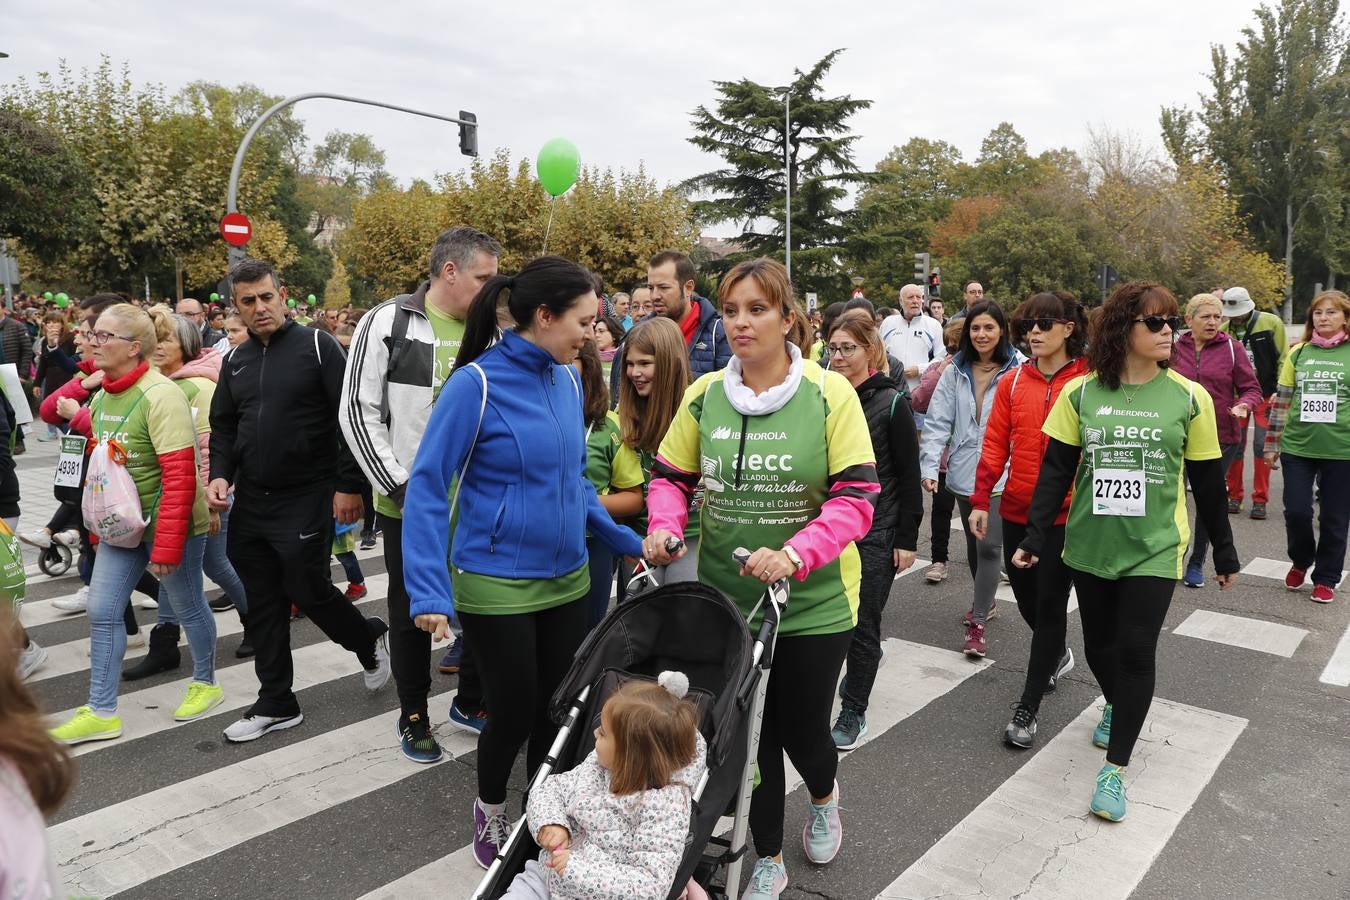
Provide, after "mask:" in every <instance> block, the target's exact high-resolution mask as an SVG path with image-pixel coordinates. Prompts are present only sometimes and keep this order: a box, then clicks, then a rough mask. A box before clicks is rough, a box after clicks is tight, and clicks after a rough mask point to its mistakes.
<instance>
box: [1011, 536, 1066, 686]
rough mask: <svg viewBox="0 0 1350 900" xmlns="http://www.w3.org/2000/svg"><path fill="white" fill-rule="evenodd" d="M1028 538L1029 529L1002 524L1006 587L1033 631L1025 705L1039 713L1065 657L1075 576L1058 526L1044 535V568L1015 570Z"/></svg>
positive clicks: (1042, 563) (1033, 567)
mask: <svg viewBox="0 0 1350 900" xmlns="http://www.w3.org/2000/svg"><path fill="white" fill-rule="evenodd" d="M1026 536H1027V526H1026V525H1025V524H1023V523H1021V522H1010V521H1008V520H1007V519H1004V520H1003V564H1004V566H1005V567H1006V571H1007V573H1008V584H1009V586H1011V587H1012V591H1013V596H1014V597H1016V598H1017V611H1018V612H1020V613H1021V614H1022V619H1023V621H1025V622H1026V623H1027V625H1029V626H1030V627H1031V656H1030V658H1029V659H1028V660H1027V678H1026V683H1025V684H1024V685H1023V686H1022V702H1023V703H1025V704H1026V705H1027V706H1029V707H1031V709H1032V711H1035V710H1038V709H1040V706H1041V697H1042V696H1043V695H1044V694H1045V686H1046V685H1047V684H1049V682H1050V676H1051V674H1053V673H1054V671H1055V666H1057V665H1058V664H1059V661H1060V659H1061V658H1062V657H1063V656H1064V633H1065V631H1066V630H1067V628H1068V610H1069V588H1070V587H1072V586H1073V573H1072V572H1071V571H1070V570H1069V567H1068V566H1066V565H1064V560H1063V558H1062V554H1063V553H1064V526H1063V525H1056V526H1054V527H1053V528H1051V529H1050V530H1049V531H1047V532H1046V533H1045V546H1043V547H1042V548H1041V556H1040V562H1038V563H1036V565H1034V566H1032V567H1031V568H1030V569H1019V568H1018V567H1017V566H1014V565H1013V564H1012V558H1013V554H1014V553H1016V552H1017V548H1018V546H1020V545H1021V543H1022V541H1023V540H1025V539H1026Z"/></svg>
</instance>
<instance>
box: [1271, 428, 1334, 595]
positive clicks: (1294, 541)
mask: <svg viewBox="0 0 1350 900" xmlns="http://www.w3.org/2000/svg"><path fill="white" fill-rule="evenodd" d="M1280 464H1281V465H1283V466H1284V529H1285V540H1286V541H1287V542H1288V550H1289V561H1290V562H1292V563H1293V564H1294V566H1295V567H1296V568H1299V569H1304V570H1306V569H1310V568H1311V569H1312V570H1313V573H1312V581H1313V584H1322V585H1326V586H1327V587H1332V588H1334V587H1335V586H1336V584H1337V582H1339V581H1340V580H1341V570H1342V569H1343V568H1344V567H1345V541H1346V528H1347V525H1350V460H1344V459H1313V458H1312V457H1309V456H1295V455H1294V454H1292V453H1281V454H1280ZM1314 488H1316V489H1317V491H1318V498H1317V502H1318V505H1319V507H1320V514H1319V516H1318V526H1319V527H1318V530H1319V532H1320V534H1319V535H1318V536H1317V537H1314V536H1313V489H1314ZM1314 565H1315V566H1316V568H1313V567H1314Z"/></svg>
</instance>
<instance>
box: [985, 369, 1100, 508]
mask: <svg viewBox="0 0 1350 900" xmlns="http://www.w3.org/2000/svg"><path fill="white" fill-rule="evenodd" d="M1087 370H1088V365H1087V360H1085V359H1082V358H1079V359H1075V360H1073V361H1072V362H1070V363H1069V364H1068V365H1066V366H1064V367H1063V368H1062V369H1060V370H1059V371H1058V372H1056V373H1055V374H1054V375H1053V376H1051V377H1050V378H1048V379H1047V378H1046V377H1045V375H1043V374H1042V373H1041V370H1040V369H1039V368H1037V366H1036V360H1034V359H1033V360H1031V361H1029V362H1026V363H1023V364H1022V365H1021V366H1020V367H1019V368H1018V369H1017V371H1016V372H1014V373H1013V375H1012V377H1011V378H1009V377H1008V376H1006V375H1005V376H1004V377H1003V378H1002V379H1000V380H999V383H998V390H997V392H996V393H995V394H994V406H993V408H992V409H991V410H990V411H989V422H988V424H987V425H986V426H985V429H984V443H983V444H982V445H981V446H980V464H979V466H978V467H976V470H975V492H974V493H973V494H971V495H970V505H971V508H973V509H983V510H988V509H989V492H990V491H991V490H993V488H994V485H996V484H998V480H999V478H1000V477H1002V475H1003V468H1004V466H1007V465H1008V462H1009V459H1011V461H1012V465H1011V466H1009V471H1008V481H1007V483H1006V484H1005V485H1004V487H1003V499H1002V502H1001V504H1000V506H999V510H998V511H999V515H1001V516H1002V517H1003V518H1005V519H1007V520H1008V521H1010V522H1017V523H1019V524H1022V525H1025V524H1026V521H1027V512H1028V510H1029V509H1030V507H1031V495H1032V493H1033V492H1034V491H1035V490H1036V476H1037V475H1039V474H1040V471H1041V459H1042V458H1043V457H1044V456H1045V448H1046V447H1047V446H1048V445H1049V443H1050V438H1049V437H1047V436H1046V434H1045V433H1044V432H1043V431H1041V426H1042V425H1044V424H1045V420H1046V417H1047V416H1049V415H1050V407H1052V406H1054V405H1055V399H1056V398H1058V397H1059V392H1060V391H1062V390H1064V385H1066V384H1068V383H1069V381H1070V380H1072V379H1074V378H1077V377H1078V376H1079V375H1085V374H1087ZM1071 499H1073V492H1072V491H1070V492H1069V495H1068V496H1066V497H1065V498H1064V505H1063V506H1062V507H1060V510H1059V515H1058V516H1057V517H1056V518H1055V524H1056V525H1063V524H1064V520H1065V519H1066V518H1068V515H1069V501H1070V500H1071Z"/></svg>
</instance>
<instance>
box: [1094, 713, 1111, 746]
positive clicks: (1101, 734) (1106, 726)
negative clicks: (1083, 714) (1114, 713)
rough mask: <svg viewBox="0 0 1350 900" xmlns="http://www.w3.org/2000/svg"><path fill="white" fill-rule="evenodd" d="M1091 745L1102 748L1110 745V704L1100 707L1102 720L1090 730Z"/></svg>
mask: <svg viewBox="0 0 1350 900" xmlns="http://www.w3.org/2000/svg"><path fill="white" fill-rule="evenodd" d="M1092 746H1094V747H1101V748H1102V749H1103V750H1105V749H1107V748H1108V747H1110V746H1111V704H1110V703H1108V704H1106V705H1105V706H1103V707H1102V720H1101V721H1100V722H1098V723H1097V727H1096V728H1095V729H1093V731H1092Z"/></svg>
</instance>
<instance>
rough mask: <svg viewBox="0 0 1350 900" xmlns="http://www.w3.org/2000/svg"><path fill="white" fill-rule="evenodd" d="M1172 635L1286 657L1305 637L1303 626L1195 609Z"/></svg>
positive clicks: (1292, 653) (1289, 655) (1296, 648)
mask: <svg viewBox="0 0 1350 900" xmlns="http://www.w3.org/2000/svg"><path fill="white" fill-rule="evenodd" d="M1172 633H1173V634H1180V635H1184V636H1186V637H1193V638H1199V639H1200V640H1202V641H1213V642H1215V643H1217V644H1228V645H1229V646H1231V647H1242V648H1245V649H1247V650H1258V651H1260V652H1262V653H1270V654H1273V655H1275V656H1283V657H1284V658H1286V659H1288V658H1289V657H1291V656H1293V655H1294V651H1296V650H1298V645H1299V644H1300V643H1302V642H1303V639H1304V638H1305V637H1307V636H1308V632H1307V631H1306V630H1304V629H1302V628H1294V627H1293V626H1291V625H1280V624H1277V623H1275V622H1264V621H1262V620H1260V619H1248V618H1246V617H1244V616H1230V615H1228V614H1227V613H1220V612H1211V611H1210V610H1207V609H1197V610H1196V611H1195V612H1193V613H1191V614H1190V615H1189V616H1187V617H1186V621H1184V622H1182V623H1181V624H1180V625H1178V626H1177V627H1176V630H1174V631H1173V632H1172Z"/></svg>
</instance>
